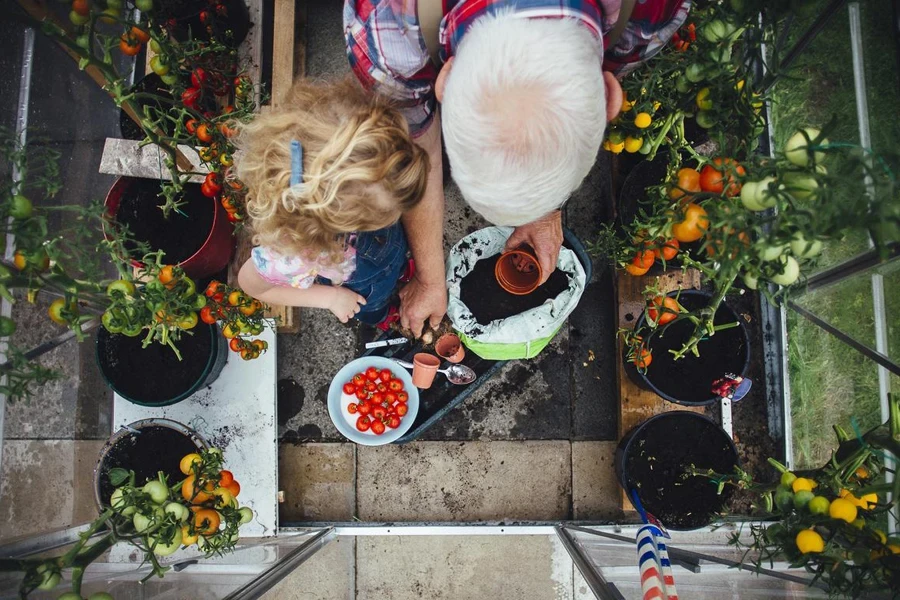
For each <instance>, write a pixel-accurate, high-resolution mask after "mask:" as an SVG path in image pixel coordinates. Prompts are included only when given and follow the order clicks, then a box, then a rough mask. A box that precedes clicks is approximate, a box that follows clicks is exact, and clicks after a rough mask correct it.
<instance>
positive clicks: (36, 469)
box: [0, 440, 103, 540]
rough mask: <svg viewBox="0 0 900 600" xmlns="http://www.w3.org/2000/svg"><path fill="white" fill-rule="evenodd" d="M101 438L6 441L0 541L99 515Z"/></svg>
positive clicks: (0, 488) (0, 489) (0, 494)
mask: <svg viewBox="0 0 900 600" xmlns="http://www.w3.org/2000/svg"><path fill="white" fill-rule="evenodd" d="M102 447H103V442H102V441H93V440H92V441H73V440H7V441H6V442H4V444H3V465H2V478H0V540H9V539H12V538H16V537H20V536H25V535H32V534H38V533H46V532H49V531H52V530H54V529H59V528H62V527H68V526H70V525H79V524H82V523H86V522H88V521H90V520H92V519H93V518H94V517H96V516H97V507H96V505H95V503H94V486H93V477H94V476H93V471H94V467H95V466H96V464H97V457H98V455H99V452H100V448H102Z"/></svg>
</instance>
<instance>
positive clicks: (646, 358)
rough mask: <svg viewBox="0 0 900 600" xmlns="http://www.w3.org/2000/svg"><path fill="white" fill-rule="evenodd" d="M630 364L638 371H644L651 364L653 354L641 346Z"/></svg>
mask: <svg viewBox="0 0 900 600" xmlns="http://www.w3.org/2000/svg"><path fill="white" fill-rule="evenodd" d="M631 362H633V363H634V366H636V367H637V368H638V369H646V368H647V367H649V366H650V363H651V362H653V353H652V352H650V350H649V348H647V347H646V346H641V347H640V349H639V350H638V351H637V354H635V356H634V358H632V359H631Z"/></svg>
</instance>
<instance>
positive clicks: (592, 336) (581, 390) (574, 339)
mask: <svg viewBox="0 0 900 600" xmlns="http://www.w3.org/2000/svg"><path fill="white" fill-rule="evenodd" d="M612 273H613V271H612V269H609V268H604V270H603V272H602V273H601V274H600V276H599V278H598V279H597V280H596V281H594V283H592V284H590V285H588V287H587V288H586V289H585V291H584V295H583V296H582V298H581V302H579V304H578V306H577V307H576V308H575V310H574V311H573V312H572V314H571V315H570V316H569V321H568V325H569V360H570V361H571V369H572V384H573V393H572V437H571V438H570V439H573V440H615V439H616V437H617V435H618V422H617V415H618V406H619V404H618V403H619V397H618V396H619V391H618V384H617V382H616V362H615V361H617V360H619V357H618V345H617V344H616V326H615V294H614V292H613V287H612Z"/></svg>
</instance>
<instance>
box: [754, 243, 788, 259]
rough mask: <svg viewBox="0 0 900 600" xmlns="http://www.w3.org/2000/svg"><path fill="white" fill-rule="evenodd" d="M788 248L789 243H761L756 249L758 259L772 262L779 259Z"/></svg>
mask: <svg viewBox="0 0 900 600" xmlns="http://www.w3.org/2000/svg"><path fill="white" fill-rule="evenodd" d="M788 248H790V244H763V245H762V246H760V248H759V249H758V251H757V253H758V254H759V260H761V261H763V262H772V261H773V260H779V259H780V258H781V257H782V256H783V255H784V254H785V253H786V252H787V251H788Z"/></svg>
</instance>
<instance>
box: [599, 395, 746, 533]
mask: <svg viewBox="0 0 900 600" xmlns="http://www.w3.org/2000/svg"><path fill="white" fill-rule="evenodd" d="M738 465H739V462H738V455H737V448H735V445H734V442H733V441H732V440H731V438H730V437H728V434H726V433H725V431H723V430H722V428H721V427H719V426H718V425H716V424H715V423H714V422H713V421H712V420H711V419H709V418H707V417H705V416H703V415H698V414H697V413H692V412H687V411H674V412H668V413H663V414H661V415H657V416H655V417H652V418H650V419H647V420H646V421H644V422H643V423H641V424H640V425H638V426H637V427H635V428H634V429H632V430H631V431H630V432H629V433H628V434H627V435H626V436H625V437H624V438H622V440H621V441H620V442H619V445H618V447H617V448H616V476H617V477H618V479H619V483H620V484H621V485H622V487H623V488H624V489H625V493H626V494H627V495H628V497H629V498H631V497H632V490H635V491H636V492H637V495H638V498H639V499H640V502H641V505H642V506H643V508H644V510H645V511H647V512H648V513H650V514H652V515H653V516H655V517H656V518H657V519H659V520H660V521H661V522H662V524H663V525H665V526H666V527H668V528H670V529H677V530H687V529H697V528H698V527H704V526H706V525H709V524H710V523H711V522H712V521H713V520H714V519H715V518H716V515H718V514H719V513H721V512H722V511H723V509H724V508H725V506H726V504H727V503H728V500H729V499H730V498H731V495H732V492H733V490H734V488H733V487H732V486H725V487H724V488H723V490H722V493H721V494H719V493H718V485H717V483H716V482H715V481H713V480H712V479H710V478H709V477H705V476H701V475H692V474H690V473H691V469H692V468H693V469H695V470H696V471H698V472H699V471H704V472H705V471H707V470H710V469H711V470H712V471H714V472H715V473H720V474H730V473H733V472H734V468H735V467H736V466H738Z"/></svg>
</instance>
